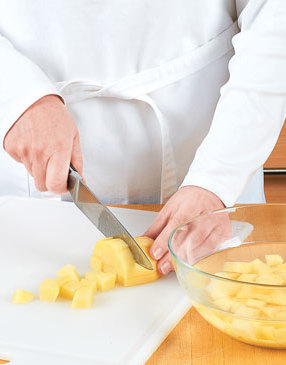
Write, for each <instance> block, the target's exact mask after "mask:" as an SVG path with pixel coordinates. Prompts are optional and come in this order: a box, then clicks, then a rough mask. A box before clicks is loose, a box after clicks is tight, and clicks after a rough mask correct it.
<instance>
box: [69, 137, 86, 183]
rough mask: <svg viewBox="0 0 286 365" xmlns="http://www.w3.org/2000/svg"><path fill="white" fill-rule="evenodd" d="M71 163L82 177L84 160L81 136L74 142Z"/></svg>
mask: <svg viewBox="0 0 286 365" xmlns="http://www.w3.org/2000/svg"><path fill="white" fill-rule="evenodd" d="M71 163H72V165H73V166H74V168H75V169H76V171H77V172H78V173H79V174H80V175H81V176H82V174H83V159H82V152H81V147H80V141H79V135H77V136H76V137H75V139H74V142H73V148H72V155H71Z"/></svg>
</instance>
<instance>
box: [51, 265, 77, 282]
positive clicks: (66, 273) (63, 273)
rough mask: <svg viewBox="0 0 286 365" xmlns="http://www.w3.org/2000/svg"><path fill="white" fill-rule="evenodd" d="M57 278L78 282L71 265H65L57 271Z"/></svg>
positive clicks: (75, 271) (75, 272) (74, 269)
mask: <svg viewBox="0 0 286 365" xmlns="http://www.w3.org/2000/svg"><path fill="white" fill-rule="evenodd" d="M57 276H58V277H60V278H61V277H66V278H69V280H76V281H80V276H79V274H78V272H77V270H76V268H75V267H74V266H73V265H66V266H64V267H63V268H61V269H60V270H59V271H57Z"/></svg>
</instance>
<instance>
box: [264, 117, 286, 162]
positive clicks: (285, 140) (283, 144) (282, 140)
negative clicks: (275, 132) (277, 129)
mask: <svg viewBox="0 0 286 365" xmlns="http://www.w3.org/2000/svg"><path fill="white" fill-rule="evenodd" d="M264 168H266V169H286V123H284V126H283V128H282V130H281V133H280V136H279V139H278V141H277V143H276V146H275V148H274V150H273V151H272V153H271V155H270V156H269V158H268V160H267V161H266V162H265V164H264Z"/></svg>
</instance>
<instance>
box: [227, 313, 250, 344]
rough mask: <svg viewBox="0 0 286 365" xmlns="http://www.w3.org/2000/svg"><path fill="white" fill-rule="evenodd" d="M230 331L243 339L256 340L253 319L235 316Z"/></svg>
mask: <svg viewBox="0 0 286 365" xmlns="http://www.w3.org/2000/svg"><path fill="white" fill-rule="evenodd" d="M229 333H230V334H231V335H232V336H234V337H238V336H239V337H241V338H243V339H249V340H254V341H255V340H256V337H255V326H254V323H253V321H249V320H244V319H240V318H234V320H233V321H232V324H231V328H230V330H229Z"/></svg>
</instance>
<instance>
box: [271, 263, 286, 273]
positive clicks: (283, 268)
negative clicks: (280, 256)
mask: <svg viewBox="0 0 286 365" xmlns="http://www.w3.org/2000/svg"><path fill="white" fill-rule="evenodd" d="M273 269H275V271H278V272H279V274H282V273H286V264H281V265H277V266H276V267H275V268H273Z"/></svg>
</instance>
